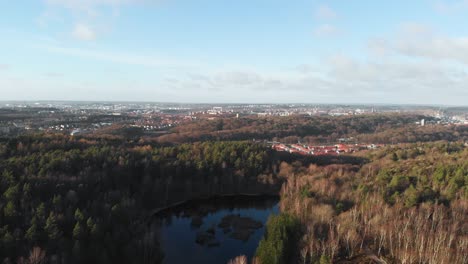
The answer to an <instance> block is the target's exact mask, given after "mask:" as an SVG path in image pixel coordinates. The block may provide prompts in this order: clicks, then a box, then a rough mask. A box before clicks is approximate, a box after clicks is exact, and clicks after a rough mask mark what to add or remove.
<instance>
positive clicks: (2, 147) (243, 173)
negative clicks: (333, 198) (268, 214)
mask: <svg viewBox="0 0 468 264" xmlns="http://www.w3.org/2000/svg"><path fill="white" fill-rule="evenodd" d="M270 155H271V152H270V150H269V149H266V148H265V147H264V146H262V145H259V144H253V143H250V142H205V143H194V144H182V145H178V146H166V147H164V146H158V145H144V144H140V143H138V142H132V141H125V140H121V139H116V138H112V137H110V138H93V139H87V138H81V139H80V138H74V137H69V136H58V135H38V136H24V137H20V138H14V139H9V140H4V141H2V142H0V194H1V197H0V256H2V259H1V261H6V263H15V262H23V263H39V261H41V260H42V261H44V262H49V263H115V262H119V263H158V262H160V261H161V259H162V257H163V255H162V253H161V252H160V251H159V250H158V248H159V246H158V237H157V234H156V233H151V232H148V230H147V229H146V227H147V225H146V222H145V221H146V219H147V217H148V215H149V213H150V212H151V210H153V209H155V207H157V206H158V205H159V206H161V205H164V204H165V203H166V202H167V195H168V193H167V190H176V189H180V188H181V186H185V185H187V184H188V183H191V182H193V184H195V183H199V185H200V186H208V187H205V188H209V189H207V190H206V192H205V194H209V193H210V191H212V189H213V188H214V187H213V186H215V185H213V184H215V183H216V182H219V185H222V184H224V185H226V183H225V182H223V177H226V178H230V179H231V178H233V179H234V180H235V181H236V182H239V184H243V181H245V183H244V184H247V185H254V184H255V183H256V181H257V176H258V175H261V174H267V173H268V172H270V173H271V160H270V158H271V157H270ZM272 177H273V176H272ZM177 179H181V180H183V181H182V182H180V184H179V182H177ZM247 180H249V181H248V182H247ZM270 180H271V179H270ZM174 183H177V184H174ZM182 183H184V184H182ZM171 184H172V185H171ZM189 185H190V184H189ZM210 185H212V186H210ZM216 186H218V185H216ZM241 187H242V186H241ZM171 188H172V189H171ZM200 189H201V188H200ZM201 190H202V191H203V189H201ZM173 193H177V192H176V191H174V192H173ZM181 193H182V194H185V191H182V192H181ZM198 194H199V193H195V194H193V195H198ZM200 194H201V193H200ZM182 198H184V197H182ZM174 199H177V197H174ZM34 261H36V262H34Z"/></svg>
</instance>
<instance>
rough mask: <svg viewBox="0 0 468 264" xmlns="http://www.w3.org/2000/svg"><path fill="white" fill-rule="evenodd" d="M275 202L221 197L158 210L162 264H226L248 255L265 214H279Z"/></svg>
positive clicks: (254, 248)
mask: <svg viewBox="0 0 468 264" xmlns="http://www.w3.org/2000/svg"><path fill="white" fill-rule="evenodd" d="M278 201H279V198H278V197H244V196H242V197H229V198H226V197H224V198H216V199H210V200H203V201H194V202H189V203H186V204H184V205H181V206H177V207H176V208H172V209H170V210H166V211H164V212H162V213H160V214H159V215H158V216H157V217H156V219H155V221H157V222H159V225H160V237H161V247H162V250H163V252H164V261H163V263H165V264H181V263H227V261H228V260H229V259H232V258H234V257H236V256H239V255H246V256H248V257H249V258H251V257H252V256H253V255H254V254H255V250H256V248H257V246H258V242H259V241H260V239H261V238H262V236H263V233H264V231H265V227H264V225H265V223H266V221H267V219H268V216H269V215H270V214H277V213H278ZM223 218H224V221H222V220H223ZM220 223H221V224H220ZM226 223H227V224H226ZM229 224H232V225H229Z"/></svg>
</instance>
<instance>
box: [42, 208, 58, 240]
mask: <svg viewBox="0 0 468 264" xmlns="http://www.w3.org/2000/svg"><path fill="white" fill-rule="evenodd" d="M44 229H45V231H46V232H47V236H48V237H49V239H52V240H57V239H58V238H59V237H60V235H61V234H60V230H59V228H58V225H57V219H56V217H55V214H54V213H52V212H50V214H49V217H47V220H46V225H45V227H44Z"/></svg>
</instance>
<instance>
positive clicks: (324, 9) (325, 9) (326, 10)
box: [315, 5, 338, 20]
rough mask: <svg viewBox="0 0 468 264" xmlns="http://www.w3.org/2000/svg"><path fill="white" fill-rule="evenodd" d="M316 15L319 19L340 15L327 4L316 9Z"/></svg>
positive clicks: (333, 17)
mask: <svg viewBox="0 0 468 264" xmlns="http://www.w3.org/2000/svg"><path fill="white" fill-rule="evenodd" d="M315 17H316V18H317V19H324V20H327V19H335V18H337V17H338V15H337V14H336V12H335V11H334V10H333V9H331V8H330V7H329V6H327V5H322V6H320V7H319V8H317V10H316V11H315Z"/></svg>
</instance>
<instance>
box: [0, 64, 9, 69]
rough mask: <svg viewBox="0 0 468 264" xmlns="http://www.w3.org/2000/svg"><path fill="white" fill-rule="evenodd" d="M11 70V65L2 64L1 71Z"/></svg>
mask: <svg viewBox="0 0 468 264" xmlns="http://www.w3.org/2000/svg"><path fill="white" fill-rule="evenodd" d="M8 69H10V65H8V64H0V70H8Z"/></svg>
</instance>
